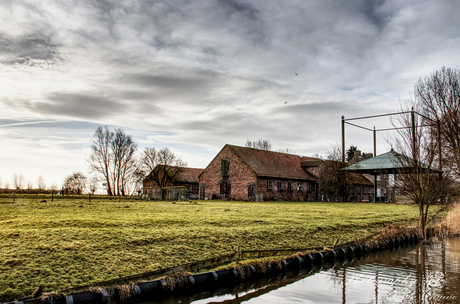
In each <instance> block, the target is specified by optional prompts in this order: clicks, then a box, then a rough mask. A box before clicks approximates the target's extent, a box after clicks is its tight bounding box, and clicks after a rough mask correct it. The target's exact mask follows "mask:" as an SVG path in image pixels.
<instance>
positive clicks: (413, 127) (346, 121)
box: [342, 108, 442, 202]
mask: <svg viewBox="0 0 460 304" xmlns="http://www.w3.org/2000/svg"><path fill="white" fill-rule="evenodd" d="M404 114H410V116H411V125H410V126H405V127H393V128H384V129H376V128H375V126H374V128H373V129H370V128H367V127H364V126H361V125H358V124H355V123H351V122H350V121H355V120H363V119H371V118H380V117H388V116H394V115H404ZM415 115H419V116H420V117H423V118H425V119H427V120H428V121H430V122H431V124H422V125H416V124H415ZM346 124H347V125H350V126H353V127H357V128H360V129H363V130H366V131H371V132H372V133H373V141H374V157H376V156H377V132H383V131H394V130H400V129H411V137H412V149H413V150H412V151H413V152H412V153H413V155H412V156H413V158H414V161H416V160H415V158H416V154H417V153H416V151H417V141H416V129H417V128H422V127H430V126H436V127H437V137H438V153H439V170H442V157H441V152H442V151H441V124H440V121H439V119H438V120H436V121H435V120H433V119H431V118H429V117H427V116H425V115H422V114H420V113H418V112H416V111H414V108H412V109H411V111H403V112H398V113H389V114H379V115H371V116H362V117H354V118H347V119H346V118H345V116H342V162H343V163H345V125H346ZM414 163H415V162H414ZM375 201H377V175H374V202H375Z"/></svg>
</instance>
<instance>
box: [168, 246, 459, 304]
mask: <svg viewBox="0 0 460 304" xmlns="http://www.w3.org/2000/svg"><path fill="white" fill-rule="evenodd" d="M159 303H193V304H204V303H227V304H233V303H264V304H265V303H460V239H450V240H447V241H445V242H443V243H438V244H431V245H418V246H412V247H410V248H406V249H400V250H396V251H392V252H383V253H379V254H374V255H372V256H368V257H366V258H364V259H362V260H360V261H352V262H349V263H348V264H345V265H335V266H333V265H329V266H328V265H324V266H323V268H322V269H321V268H319V269H318V268H316V269H312V270H310V269H309V270H307V269H305V270H301V271H300V273H299V272H295V273H285V274H282V275H279V276H278V277H274V278H262V279H260V280H258V281H255V282H243V283H241V284H239V285H237V286H231V287H227V288H221V289H218V290H214V291H213V292H202V293H199V294H195V295H193V296H189V297H180V296H179V297H175V298H171V299H167V300H164V301H162V302H159Z"/></svg>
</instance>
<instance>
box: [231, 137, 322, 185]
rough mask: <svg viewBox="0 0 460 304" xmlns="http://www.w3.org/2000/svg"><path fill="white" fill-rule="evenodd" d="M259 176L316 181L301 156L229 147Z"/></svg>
mask: <svg viewBox="0 0 460 304" xmlns="http://www.w3.org/2000/svg"><path fill="white" fill-rule="evenodd" d="M227 146H228V147H229V148H230V149H231V150H232V151H233V152H234V153H235V155H237V156H238V157H239V158H240V159H241V160H242V161H243V162H244V163H245V164H247V165H248V166H249V167H250V168H251V169H252V170H253V171H254V172H255V173H256V174H257V175H259V176H263V177H278V178H290V179H304V180H316V178H315V177H314V176H313V175H311V174H310V173H309V172H307V171H306V170H305V169H304V168H302V166H301V161H302V160H303V158H302V157H301V156H299V155H294V154H287V153H281V152H273V151H266V150H259V149H254V148H247V147H239V146H232V145H227Z"/></svg>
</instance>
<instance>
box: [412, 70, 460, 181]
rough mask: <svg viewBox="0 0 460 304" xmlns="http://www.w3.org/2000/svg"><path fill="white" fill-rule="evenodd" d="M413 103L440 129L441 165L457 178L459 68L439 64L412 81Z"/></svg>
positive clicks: (459, 160)
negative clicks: (413, 89) (437, 124)
mask: <svg viewBox="0 0 460 304" xmlns="http://www.w3.org/2000/svg"><path fill="white" fill-rule="evenodd" d="M414 93H415V96H414V97H415V102H414V103H415V105H416V106H417V108H418V109H419V110H420V111H421V113H422V114H424V115H425V116H427V117H429V118H431V119H433V120H435V121H438V122H439V126H440V129H441V134H440V135H441V142H442V158H443V160H444V167H446V168H449V169H450V170H452V171H453V173H454V174H455V176H456V178H457V179H460V70H459V69H450V68H446V67H442V68H441V70H438V71H435V72H434V73H432V74H431V75H430V76H429V77H426V78H424V79H420V80H419V81H418V82H417V84H416V85H415V91H414Z"/></svg>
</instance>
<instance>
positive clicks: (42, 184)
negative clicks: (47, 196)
mask: <svg viewBox="0 0 460 304" xmlns="http://www.w3.org/2000/svg"><path fill="white" fill-rule="evenodd" d="M37 186H38V189H40V190H44V189H46V184H45V179H44V178H43V176H41V175H39V176H38V178H37Z"/></svg>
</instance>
